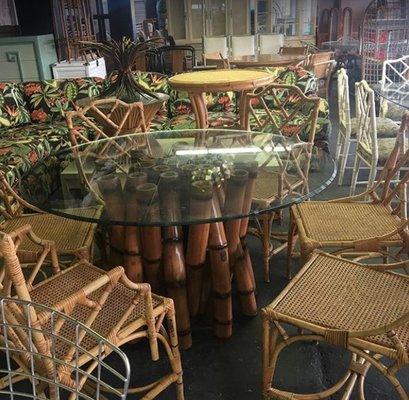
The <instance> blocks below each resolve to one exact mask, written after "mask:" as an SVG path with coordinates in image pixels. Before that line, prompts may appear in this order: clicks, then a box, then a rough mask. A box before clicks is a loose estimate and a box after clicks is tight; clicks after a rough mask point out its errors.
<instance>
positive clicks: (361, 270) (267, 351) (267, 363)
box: [262, 252, 409, 400]
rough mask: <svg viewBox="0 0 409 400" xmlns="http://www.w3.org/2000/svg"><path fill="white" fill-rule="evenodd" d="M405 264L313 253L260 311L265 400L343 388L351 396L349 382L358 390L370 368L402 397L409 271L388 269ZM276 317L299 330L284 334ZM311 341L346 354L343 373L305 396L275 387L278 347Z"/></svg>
mask: <svg viewBox="0 0 409 400" xmlns="http://www.w3.org/2000/svg"><path fill="white" fill-rule="evenodd" d="M404 265H405V263H398V264H395V265H379V264H378V265H365V264H359V263H357V262H353V261H349V260H345V259H342V258H340V257H335V256H333V255H329V254H325V253H321V252H315V253H314V255H313V256H312V257H311V259H310V260H309V262H307V264H306V265H305V266H304V267H303V268H302V269H301V271H300V272H299V273H298V274H297V275H296V276H295V277H294V278H293V280H292V281H291V283H290V284H289V285H288V286H287V287H286V288H285V289H284V290H283V291H282V292H281V294H280V295H278V297H277V298H276V299H275V300H274V301H273V302H272V303H271V304H270V305H268V306H267V307H265V308H264V309H263V310H262V318H263V394H265V395H266V398H269V399H298V398H308V399H311V400H315V399H317V400H318V399H323V398H330V397H331V396H332V395H333V394H335V393H337V392H341V393H342V391H343V393H342V394H343V397H342V398H343V399H350V398H351V395H352V393H354V392H353V390H352V389H353V388H354V384H355V382H358V383H359V385H358V386H359V390H360V393H363V388H364V380H365V377H366V374H367V371H368V369H369V368H370V367H371V366H375V367H376V368H377V369H378V371H379V370H380V371H381V373H382V374H383V375H384V376H385V377H386V378H387V379H389V380H390V383H392V385H393V387H394V388H395V390H396V391H397V392H398V394H399V395H400V396H399V398H400V399H407V393H406V392H405V390H404V388H403V387H402V386H401V385H400V383H399V381H398V379H397V377H396V376H395V375H396V372H397V371H398V370H399V369H401V368H403V367H404V366H405V365H407V364H408V350H409V323H408V322H409V277H408V276H407V275H401V274H397V273H394V272H391V271H389V270H388V269H395V268H397V269H398V268H402V267H403V266H404ZM281 323H285V324H290V325H292V326H294V327H296V328H298V333H294V334H290V333H289V332H290V331H287V328H286V327H285V326H284V325H281ZM291 332H294V331H291ZM317 340H318V341H325V342H328V343H330V344H332V345H335V346H338V347H342V348H344V349H348V350H349V351H350V352H351V353H352V357H351V361H350V365H349V367H348V370H347V372H346V375H344V377H343V378H341V379H340V380H339V381H338V382H337V383H336V384H335V385H334V386H332V387H331V388H327V389H326V390H325V392H320V393H309V394H308V396H307V395H305V394H304V397H303V396H302V395H298V394H295V393H290V392H285V391H283V390H279V389H277V388H275V387H274V386H273V378H274V372H275V368H276V365H277V361H278V360H279V359H280V358H279V355H280V353H281V351H282V350H283V349H284V348H286V347H287V346H288V345H291V344H292V343H295V342H302V341H307V342H308V341H317ZM380 356H384V357H387V358H389V359H390V360H392V363H391V362H389V361H390V360H389V361H388V366H387V367H386V366H385V365H384V364H383V362H382V361H381V358H380ZM334 362H336V360H334ZM349 378H351V379H349ZM356 378H358V379H356ZM341 393H340V394H341ZM299 396H301V397H299ZM331 398H332V397H331ZM337 398H338V397H337ZM359 398H365V397H364V396H362V395H360V396H359Z"/></svg>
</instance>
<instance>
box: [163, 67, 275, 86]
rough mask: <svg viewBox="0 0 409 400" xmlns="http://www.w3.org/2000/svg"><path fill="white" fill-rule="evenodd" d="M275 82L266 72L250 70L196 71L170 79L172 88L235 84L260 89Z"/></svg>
mask: <svg viewBox="0 0 409 400" xmlns="http://www.w3.org/2000/svg"><path fill="white" fill-rule="evenodd" d="M272 80H273V78H272V76H271V75H270V74H269V73H268V72H265V71H257V70H249V69H232V70H230V69H229V70H223V69H221V70H216V71H196V72H187V73H184V74H179V75H175V76H173V77H172V78H170V79H169V83H170V85H171V86H173V87H175V88H177V87H179V86H183V87H186V88H188V87H199V86H203V87H208V86H212V85H214V86H219V85H220V86H232V87H234V85H235V84H244V85H246V84H248V85H249V87H250V86H253V87H258V86H261V85H264V84H268V83H270V82H271V81H272Z"/></svg>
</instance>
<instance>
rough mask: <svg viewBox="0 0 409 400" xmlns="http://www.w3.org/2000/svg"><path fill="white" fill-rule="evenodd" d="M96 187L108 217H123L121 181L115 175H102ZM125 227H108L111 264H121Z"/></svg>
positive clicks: (115, 218)
mask: <svg viewBox="0 0 409 400" xmlns="http://www.w3.org/2000/svg"><path fill="white" fill-rule="evenodd" d="M98 188H99V190H100V191H101V194H102V196H103V199H104V201H105V212H106V213H107V215H108V218H109V219H111V220H114V221H115V220H116V221H123V220H124V219H125V208H124V206H123V204H124V201H123V193H122V186H121V181H120V180H119V178H118V177H117V176H115V175H104V176H102V177H101V178H100V179H99V180H98ZM124 238H125V228H124V227H123V226H120V225H112V226H111V227H110V229H109V246H110V254H109V262H110V264H111V265H112V266H117V265H123V261H124V259H123V249H124V247H123V246H124Z"/></svg>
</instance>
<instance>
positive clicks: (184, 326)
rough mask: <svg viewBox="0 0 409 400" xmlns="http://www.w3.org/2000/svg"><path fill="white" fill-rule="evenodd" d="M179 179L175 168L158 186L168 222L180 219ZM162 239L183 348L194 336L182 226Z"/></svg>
mask: <svg viewBox="0 0 409 400" xmlns="http://www.w3.org/2000/svg"><path fill="white" fill-rule="evenodd" d="M178 181H179V174H178V173H177V172H175V171H168V172H164V173H162V174H160V179H159V185H158V189H159V200H160V206H161V207H160V208H161V217H162V218H163V219H165V220H167V221H178V220H180V193H179V191H178V185H177V183H178ZM163 239H164V241H163V275H164V280H165V284H166V291H167V293H168V295H169V297H171V298H172V299H173V301H174V304H175V310H176V321H177V330H178V336H179V344H180V347H181V348H182V349H188V348H189V347H190V346H191V345H192V336H191V332H190V316H189V307H188V303H187V291H186V269H185V257H184V254H183V239H182V228H181V227H178V226H170V227H165V228H164V229H163Z"/></svg>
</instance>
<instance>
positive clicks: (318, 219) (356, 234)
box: [297, 202, 400, 242]
mask: <svg viewBox="0 0 409 400" xmlns="http://www.w3.org/2000/svg"><path fill="white" fill-rule="evenodd" d="M297 208H298V210H299V212H300V214H301V218H302V221H303V225H304V228H305V231H306V235H307V237H309V238H311V239H314V240H317V241H320V242H326V241H350V240H362V239H365V238H372V237H374V236H382V235H385V234H387V233H388V232H392V231H393V230H395V229H396V228H397V227H398V222H397V220H396V218H395V217H394V216H392V215H390V211H389V210H388V209H387V208H386V207H382V206H380V205H374V204H362V203H361V204H360V203H328V202H305V203H302V204H300V205H298V206H297ZM399 239H400V237H399V236H398V235H396V236H394V237H393V238H391V240H399Z"/></svg>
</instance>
